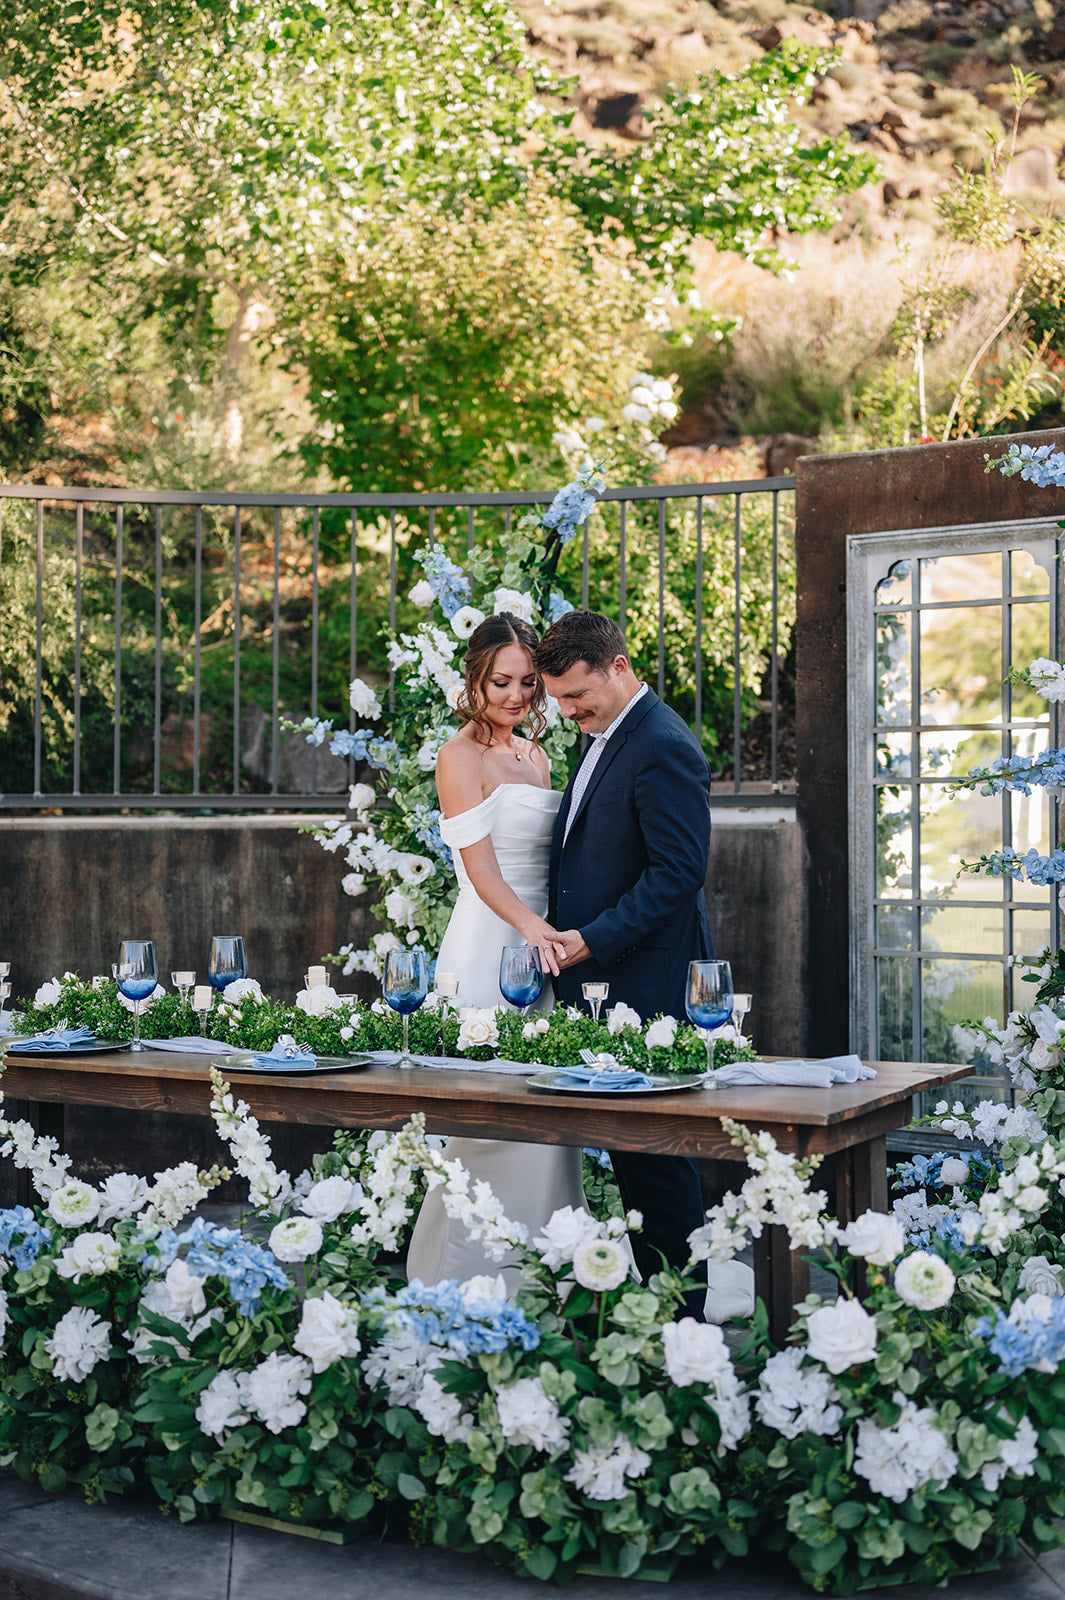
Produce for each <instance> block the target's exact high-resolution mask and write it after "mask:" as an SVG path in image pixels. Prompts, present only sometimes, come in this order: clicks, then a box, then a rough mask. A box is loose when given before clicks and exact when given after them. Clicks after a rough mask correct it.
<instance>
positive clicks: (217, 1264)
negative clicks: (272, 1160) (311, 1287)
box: [177, 1217, 289, 1317]
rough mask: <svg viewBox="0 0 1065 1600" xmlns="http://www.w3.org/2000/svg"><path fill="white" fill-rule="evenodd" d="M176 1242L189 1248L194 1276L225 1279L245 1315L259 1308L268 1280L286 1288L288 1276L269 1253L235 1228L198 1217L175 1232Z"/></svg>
mask: <svg viewBox="0 0 1065 1600" xmlns="http://www.w3.org/2000/svg"><path fill="white" fill-rule="evenodd" d="M177 1243H178V1244H179V1245H187V1246H188V1247H189V1248H188V1254H187V1256H186V1257H185V1261H186V1265H187V1266H188V1269H189V1271H190V1272H191V1273H193V1274H194V1275H195V1276H196V1277H197V1278H219V1277H222V1278H225V1280H226V1286H227V1288H228V1289H229V1292H230V1294H231V1295H232V1297H233V1300H234V1302H235V1304H236V1306H237V1309H238V1311H240V1312H241V1313H242V1314H243V1315H244V1316H246V1317H253V1316H254V1315H255V1313H256V1311H257V1310H258V1309H259V1301H260V1299H261V1298H262V1292H263V1290H264V1289H265V1287H266V1285H267V1284H268V1283H272V1284H273V1285H274V1287H275V1288H277V1289H285V1288H287V1287H288V1283H289V1279H288V1275H287V1273H285V1272H283V1271H282V1270H281V1268H280V1267H279V1266H278V1264H277V1261H276V1259H275V1257H274V1256H273V1255H272V1254H271V1252H270V1251H269V1250H264V1249H263V1247H262V1245H258V1244H252V1243H250V1242H249V1240H247V1239H245V1238H244V1235H243V1234H242V1233H240V1231H239V1230H238V1229H236V1228H220V1227H218V1225H217V1224H216V1223H213V1222H205V1221H204V1219H203V1218H202V1217H197V1218H196V1219H195V1220H194V1221H193V1223H192V1224H191V1226H190V1227H188V1228H186V1229H185V1231H184V1233H180V1234H178V1236H177Z"/></svg>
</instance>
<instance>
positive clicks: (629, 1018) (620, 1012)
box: [606, 1000, 643, 1033]
mask: <svg viewBox="0 0 1065 1600" xmlns="http://www.w3.org/2000/svg"><path fill="white" fill-rule="evenodd" d="M606 1026H607V1032H608V1033H620V1032H621V1030H622V1028H642V1027H643V1018H642V1017H641V1016H640V1013H639V1012H638V1011H634V1010H633V1008H632V1006H627V1005H626V1004H625V1002H624V1000H619V1001H618V1003H617V1005H616V1006H611V1007H610V1010H609V1011H608V1012H607V1014H606Z"/></svg>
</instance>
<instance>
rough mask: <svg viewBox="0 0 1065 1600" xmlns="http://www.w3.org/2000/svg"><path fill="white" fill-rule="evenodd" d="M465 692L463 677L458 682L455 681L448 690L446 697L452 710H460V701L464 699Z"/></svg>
mask: <svg viewBox="0 0 1065 1600" xmlns="http://www.w3.org/2000/svg"><path fill="white" fill-rule="evenodd" d="M465 692H466V685H465V683H464V682H463V680H462V679H461V678H460V679H459V681H458V683H453V684H452V685H451V687H450V689H448V690H447V691H446V693H445V695H444V699H445V700H446V701H447V704H448V709H449V710H450V711H457V710H458V708H459V701H460V700H461V699H462V697H463V695H464V694H465Z"/></svg>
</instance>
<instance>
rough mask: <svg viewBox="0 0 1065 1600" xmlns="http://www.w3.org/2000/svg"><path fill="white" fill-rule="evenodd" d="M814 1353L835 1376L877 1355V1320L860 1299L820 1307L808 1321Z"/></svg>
mask: <svg viewBox="0 0 1065 1600" xmlns="http://www.w3.org/2000/svg"><path fill="white" fill-rule="evenodd" d="M806 1339H807V1346H808V1348H809V1351H810V1354H811V1356H812V1357H813V1358H814V1360H815V1361H820V1362H822V1363H823V1365H824V1366H826V1367H827V1368H828V1370H829V1372H831V1373H832V1374H833V1375H835V1374H836V1373H839V1372H845V1371H846V1369H847V1368H848V1367H853V1366H856V1365H857V1364H858V1363H860V1362H863V1361H872V1360H873V1359H874V1358H875V1356H876V1321H875V1319H874V1318H873V1317H871V1316H870V1315H869V1313H868V1311H866V1309H865V1307H864V1306H863V1305H861V1304H860V1303H859V1302H858V1301H857V1300H844V1299H842V1298H840V1299H839V1300H837V1301H836V1303H835V1305H833V1306H821V1307H820V1308H819V1309H818V1310H817V1311H814V1312H812V1313H811V1315H810V1317H809V1319H808V1321H807V1323H806Z"/></svg>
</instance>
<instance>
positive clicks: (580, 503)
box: [540, 465, 606, 621]
mask: <svg viewBox="0 0 1065 1600" xmlns="http://www.w3.org/2000/svg"><path fill="white" fill-rule="evenodd" d="M605 488H606V483H605V480H604V478H603V476H602V473H601V472H599V470H598V469H597V468H596V467H595V466H592V465H589V466H584V467H582V468H581V470H580V472H578V474H577V476H576V478H575V479H574V480H573V482H572V483H567V484H566V486H565V488H563V489H560V490H559V491H558V493H557V494H556V496H555V498H554V499H553V500H552V502H551V504H550V506H549V507H548V509H547V510H546V511H545V512H544V514H543V516H542V517H541V519H540V524H541V526H542V527H543V528H545V529H547V530H548V531H549V532H552V533H557V534H558V537H559V539H560V541H561V542H562V543H563V544H568V543H569V541H570V540H571V539H572V538H573V536H574V534H575V533H576V532H577V530H578V528H580V527H581V526H582V524H583V523H585V522H587V520H588V518H589V516H590V515H591V513H592V510H593V509H594V507H595V503H596V501H597V500H598V499H599V496H600V495H601V494H602V492H603V490H604V489H605ZM551 620H552V621H554V620H555V619H554V618H552V619H551Z"/></svg>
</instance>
